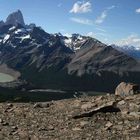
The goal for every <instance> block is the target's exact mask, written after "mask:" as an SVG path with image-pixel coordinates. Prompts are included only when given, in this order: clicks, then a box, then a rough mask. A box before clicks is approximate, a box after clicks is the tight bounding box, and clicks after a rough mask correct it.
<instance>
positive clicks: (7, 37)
mask: <svg viewBox="0 0 140 140" xmlns="http://www.w3.org/2000/svg"><path fill="white" fill-rule="evenodd" d="M9 38H10V35H9V34H7V35H6V36H5V37H4V39H3V43H5V42H6V41H7V40H8V39H9Z"/></svg>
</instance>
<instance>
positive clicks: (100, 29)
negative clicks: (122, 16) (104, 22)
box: [96, 27, 106, 32]
mask: <svg viewBox="0 0 140 140" xmlns="http://www.w3.org/2000/svg"><path fill="white" fill-rule="evenodd" d="M96 30H98V31H101V32H106V30H104V29H102V28H100V27H97V28H96Z"/></svg>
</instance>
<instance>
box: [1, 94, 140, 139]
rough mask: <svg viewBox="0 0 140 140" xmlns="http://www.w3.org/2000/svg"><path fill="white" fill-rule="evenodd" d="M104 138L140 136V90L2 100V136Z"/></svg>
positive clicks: (23, 137) (14, 137) (25, 137)
mask: <svg viewBox="0 0 140 140" xmlns="http://www.w3.org/2000/svg"><path fill="white" fill-rule="evenodd" d="M103 139H106V140H107V139H111V140H139V139H140V94H138V95H132V96H127V97H124V98H122V97H120V96H115V95H106V96H96V97H83V98H77V99H68V100H61V101H52V102H44V103H26V104H25V103H1V104H0V140H103Z"/></svg>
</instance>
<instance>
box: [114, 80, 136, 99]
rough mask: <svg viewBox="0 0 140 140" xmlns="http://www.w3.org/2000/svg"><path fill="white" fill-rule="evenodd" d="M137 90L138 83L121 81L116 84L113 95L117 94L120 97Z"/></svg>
mask: <svg viewBox="0 0 140 140" xmlns="http://www.w3.org/2000/svg"><path fill="white" fill-rule="evenodd" d="M138 90H139V85H137V84H132V83H125V82H122V83H120V84H119V85H118V86H117V88H116V91H115V95H119V96H121V97H125V96H130V95H134V94H136V93H137V92H138Z"/></svg>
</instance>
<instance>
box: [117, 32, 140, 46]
mask: <svg viewBox="0 0 140 140" xmlns="http://www.w3.org/2000/svg"><path fill="white" fill-rule="evenodd" d="M116 44H117V45H118V46H134V47H136V48H140V37H139V36H138V35H136V34H132V35H130V36H128V37H127V38H124V39H121V40H120V41H118V42H116Z"/></svg>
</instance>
